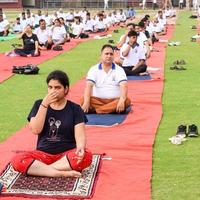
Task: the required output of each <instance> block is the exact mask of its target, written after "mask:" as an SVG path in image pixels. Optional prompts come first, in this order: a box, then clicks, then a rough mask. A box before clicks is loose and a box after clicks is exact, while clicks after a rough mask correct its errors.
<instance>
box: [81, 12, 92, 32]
mask: <svg viewBox="0 0 200 200" xmlns="http://www.w3.org/2000/svg"><path fill="white" fill-rule="evenodd" d="M83 24H84V32H94V26H93V21H92V20H91V18H90V13H87V14H86V20H85V21H84V23H83Z"/></svg>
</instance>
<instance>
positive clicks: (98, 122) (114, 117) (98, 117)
mask: <svg viewBox="0 0 200 200" xmlns="http://www.w3.org/2000/svg"><path fill="white" fill-rule="evenodd" d="M130 111H131V107H129V108H127V109H126V112H125V113H122V114H117V113H116V114H87V115H86V116H87V119H88V122H87V125H92V126H113V125H117V124H121V123H123V121H124V120H125V119H126V117H127V115H128V113H129V112H130Z"/></svg>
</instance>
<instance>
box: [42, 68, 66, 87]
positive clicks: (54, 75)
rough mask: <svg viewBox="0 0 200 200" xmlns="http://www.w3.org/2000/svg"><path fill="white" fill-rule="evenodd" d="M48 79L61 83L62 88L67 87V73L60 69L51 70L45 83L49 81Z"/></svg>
mask: <svg viewBox="0 0 200 200" xmlns="http://www.w3.org/2000/svg"><path fill="white" fill-rule="evenodd" d="M50 80H57V81H58V82H59V83H60V84H62V85H63V87H64V88H66V87H68V88H69V78H68V76H67V74H66V73H65V72H63V71H60V70H55V71H52V72H51V73H50V74H49V75H48V76H47V79H46V82H47V84H48V83H49V82H50Z"/></svg>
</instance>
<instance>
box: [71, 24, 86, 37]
mask: <svg viewBox="0 0 200 200" xmlns="http://www.w3.org/2000/svg"><path fill="white" fill-rule="evenodd" d="M83 28H84V25H83V23H80V24H76V23H73V24H72V30H73V31H72V33H73V34H74V35H79V34H80V33H82V31H83Z"/></svg>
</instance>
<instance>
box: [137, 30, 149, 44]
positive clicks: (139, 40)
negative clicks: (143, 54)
mask: <svg viewBox="0 0 200 200" xmlns="http://www.w3.org/2000/svg"><path fill="white" fill-rule="evenodd" d="M145 41H147V36H146V35H145V34H144V33H143V32H139V35H138V37H137V43H138V44H139V45H140V46H141V47H143V48H144V42H145Z"/></svg>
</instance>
